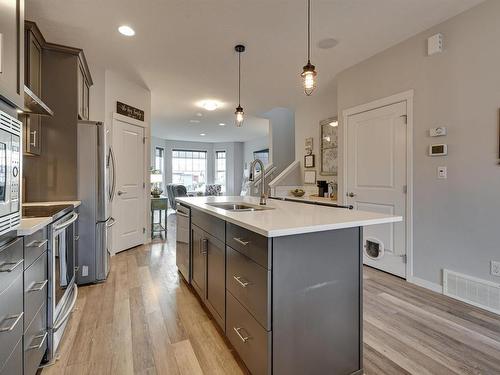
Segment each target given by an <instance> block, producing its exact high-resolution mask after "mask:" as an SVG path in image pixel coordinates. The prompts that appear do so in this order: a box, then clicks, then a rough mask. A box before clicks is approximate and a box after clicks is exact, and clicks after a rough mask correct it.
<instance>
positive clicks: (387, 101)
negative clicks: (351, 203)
mask: <svg viewBox="0 0 500 375" xmlns="http://www.w3.org/2000/svg"><path fill="white" fill-rule="evenodd" d="M413 94H414V90H408V91H405V92H401V93H399V94H395V95H391V96H389V97H386V98H382V99H378V100H375V101H372V102H369V103H365V104H361V105H358V106H355V107H352V108H348V109H345V110H343V111H342V124H341V126H342V129H343V137H342V138H343V139H342V141H343V153H342V156H343V159H344V160H343V171H342V179H343V181H342V186H343V192H344V194H345V192H346V191H347V129H346V127H347V120H348V117H349V116H352V115H356V114H359V113H362V112H367V111H371V110H374V109H377V108H380V107H385V106H388V105H391V104H396V103H400V102H406V116H407V124H406V184H407V190H406V280H408V281H410V282H411V281H412V278H413ZM345 200H346V198H345V196H344V195H342V202H343V203H345Z"/></svg>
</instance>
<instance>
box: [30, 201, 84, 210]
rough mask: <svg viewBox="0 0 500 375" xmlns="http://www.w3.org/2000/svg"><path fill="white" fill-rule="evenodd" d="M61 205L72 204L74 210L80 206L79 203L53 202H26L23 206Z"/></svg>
mask: <svg viewBox="0 0 500 375" xmlns="http://www.w3.org/2000/svg"><path fill="white" fill-rule="evenodd" d="M62 204H72V205H73V206H74V207H75V208H76V207H78V206H80V205H81V204H82V202H81V201H54V202H26V203H23V206H59V205H62Z"/></svg>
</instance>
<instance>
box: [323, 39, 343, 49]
mask: <svg viewBox="0 0 500 375" xmlns="http://www.w3.org/2000/svg"><path fill="white" fill-rule="evenodd" d="M337 44H339V42H338V40H337V39H333V38H326V39H322V40H320V41H319V42H318V48H321V49H330V48H333V47H335V46H336V45H337Z"/></svg>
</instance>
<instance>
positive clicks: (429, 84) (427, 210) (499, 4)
mask: <svg viewBox="0 0 500 375" xmlns="http://www.w3.org/2000/svg"><path fill="white" fill-rule="evenodd" d="M499 14H500V1H498V0H490V1H486V2H484V3H482V4H481V5H479V6H477V7H475V8H472V9H471V10H469V11H467V12H465V13H462V14H460V15H458V16H456V17H454V18H452V19H450V20H448V21H446V22H444V23H442V24H440V25H438V26H436V27H433V28H432V29H430V30H428V31H425V32H423V33H421V34H418V35H417V36H415V37H412V38H410V39H408V40H407V41H405V42H403V43H401V44H399V45H397V46H395V47H392V48H390V49H388V50H386V51H384V52H382V53H380V54H378V55H376V56H374V57H372V58H370V59H368V60H366V61H364V62H362V63H360V64H358V65H356V66H354V67H352V68H350V69H347V70H346V71H344V72H342V73H341V74H339V75H338V77H337V81H338V109H339V114H340V113H341V111H342V110H344V109H346V108H350V107H353V106H356V105H359V104H363V103H366V102H369V101H372V100H375V99H379V98H383V97H387V96H390V95H392V94H395V93H398V92H403V91H406V90H409V89H414V90H415V97H414V144H413V146H414V197H413V199H414V274H415V276H416V277H418V278H420V279H424V280H426V281H428V282H431V283H436V284H441V282H442V281H441V271H442V269H443V268H449V269H452V270H455V271H458V272H461V273H464V274H468V275H472V276H475V277H478V278H481V279H486V280H491V281H494V282H497V283H498V282H500V279H499V278H498V277H494V276H491V275H490V268H489V267H490V263H489V262H490V260H492V259H496V260H500V231H499V224H500V166H499V165H498V147H499V144H498V143H499V140H498V139H499V125H498V123H499V107H500V74H499V67H500V48H499V47H498V41H499V39H500V22H499V20H498V15H499ZM437 32H441V33H443V34H444V45H445V51H444V52H443V53H441V54H437V55H434V56H426V39H427V37H429V36H431V35H433V34H435V33H437ZM341 125H342V124H341ZM436 126H446V127H447V128H448V136H446V137H441V138H439V139H436V138H430V137H429V136H428V129H429V128H432V127H436ZM341 130H342V129H341ZM436 142H446V143H447V144H448V147H449V156H447V157H436V158H431V157H429V156H427V147H428V145H429V144H431V143H436ZM340 154H341V153H340ZM441 165H443V166H447V167H448V179H447V180H438V179H437V177H436V175H437V172H436V168H437V167H438V166H441Z"/></svg>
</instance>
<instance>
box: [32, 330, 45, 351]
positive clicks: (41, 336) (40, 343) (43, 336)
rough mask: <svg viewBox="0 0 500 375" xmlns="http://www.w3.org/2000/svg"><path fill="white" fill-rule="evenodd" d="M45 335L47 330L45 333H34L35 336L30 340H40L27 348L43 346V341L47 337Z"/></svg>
mask: <svg viewBox="0 0 500 375" xmlns="http://www.w3.org/2000/svg"><path fill="white" fill-rule="evenodd" d="M47 336H48V332H45V333H42V334H41V335H36V336H35V337H33V340H32V341H31V342H32V343H33V341H35V340H39V339H41V340H40V342H39V343H38V344H34V345H30V346H28V350H33V349H36V350H38V349H40V348H41V347H42V346H43V343H44V342H45V340H46V339H47Z"/></svg>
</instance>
